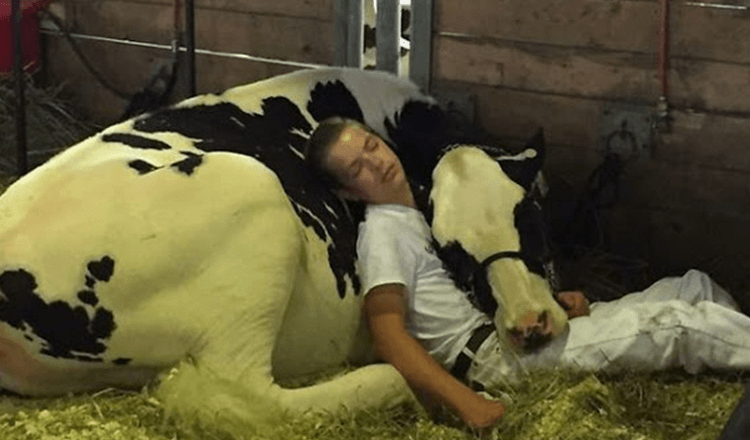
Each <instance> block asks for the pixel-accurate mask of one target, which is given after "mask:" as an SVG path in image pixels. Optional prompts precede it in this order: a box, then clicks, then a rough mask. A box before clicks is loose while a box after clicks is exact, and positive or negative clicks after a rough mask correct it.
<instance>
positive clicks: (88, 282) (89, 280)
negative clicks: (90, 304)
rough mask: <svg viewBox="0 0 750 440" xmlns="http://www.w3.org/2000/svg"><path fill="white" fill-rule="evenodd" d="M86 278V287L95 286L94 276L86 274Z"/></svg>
mask: <svg viewBox="0 0 750 440" xmlns="http://www.w3.org/2000/svg"><path fill="white" fill-rule="evenodd" d="M85 280H86V281H85V284H86V287H88V288H89V289H91V288H92V287H94V284H96V279H95V278H94V277H92V276H91V275H86V276H85Z"/></svg>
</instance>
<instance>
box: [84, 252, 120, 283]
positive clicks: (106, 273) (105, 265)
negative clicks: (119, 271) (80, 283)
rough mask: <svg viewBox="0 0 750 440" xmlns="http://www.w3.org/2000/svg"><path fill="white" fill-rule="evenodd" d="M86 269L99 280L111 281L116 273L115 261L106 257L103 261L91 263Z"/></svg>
mask: <svg viewBox="0 0 750 440" xmlns="http://www.w3.org/2000/svg"><path fill="white" fill-rule="evenodd" d="M86 268H87V269H88V270H89V273H90V274H91V276H93V277H94V278H96V279H97V280H99V281H109V279H110V278H111V277H112V274H114V272H115V260H113V259H112V258H110V257H108V256H106V255H105V256H104V257H102V259H101V260H98V261H90V262H89V264H88V265H87V266H86Z"/></svg>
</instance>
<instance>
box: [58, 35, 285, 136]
mask: <svg viewBox="0 0 750 440" xmlns="http://www.w3.org/2000/svg"><path fill="white" fill-rule="evenodd" d="M44 41H45V47H46V48H47V50H46V61H47V62H46V63H45V66H46V67H45V68H46V69H47V74H48V77H49V78H50V79H51V81H52V82H53V83H55V84H63V83H64V84H65V88H64V90H65V91H66V92H65V93H66V94H67V95H68V96H69V97H71V98H72V99H73V100H74V102H75V103H76V104H77V106H78V107H79V108H80V109H81V110H82V112H83V113H84V115H85V116H86V117H88V118H89V119H91V120H92V121H94V122H97V123H99V124H103V125H110V124H112V123H113V122H115V120H116V119H117V118H118V117H119V116H120V115H121V114H122V112H123V111H124V110H125V107H126V106H127V101H126V100H124V99H120V98H118V97H116V96H114V95H113V94H112V93H110V92H109V91H107V90H106V89H105V88H104V87H103V86H101V85H100V84H99V83H98V82H97V81H96V80H95V79H94V78H93V77H92V76H91V74H89V72H88V71H87V70H86V69H85V68H84V67H83V65H82V64H81V62H80V61H79V59H78V57H77V56H76V55H75V54H74V53H73V51H72V50H71V49H70V47H69V45H68V44H67V42H65V41H64V40H63V39H62V38H60V37H52V36H45V37H44ZM80 46H81V49H82V50H83V51H84V52H85V53H86V54H87V55H88V56H89V57H90V58H91V59H92V60H93V64H94V66H95V67H96V68H97V69H98V70H99V71H100V73H101V74H102V75H103V76H104V77H105V78H107V80H108V81H110V82H111V83H113V84H114V85H115V86H116V87H118V88H119V89H122V90H123V91H124V92H126V93H130V94H133V93H135V92H137V91H138V90H140V89H141V88H142V87H144V86H145V84H146V81H147V80H148V75H149V74H150V73H151V71H152V69H153V66H154V60H158V59H159V58H160V56H161V54H162V52H161V51H157V50H154V49H144V48H138V47H133V46H124V45H116V44H109V43H102V42H96V41H82V42H80ZM196 64H197V68H198V72H199V75H197V80H198V84H197V86H198V87H197V89H198V93H220V92H222V91H224V90H226V89H227V88H230V87H233V86H236V85H241V84H246V83H251V82H255V81H259V80H261V79H265V78H269V77H271V76H275V75H280V74H283V73H287V72H290V71H293V70H295V69H294V68H291V67H288V66H281V65H277V64H268V63H260V62H254V61H246V60H238V59H227V58H218V57H215V56H209V55H200V54H198V55H196Z"/></svg>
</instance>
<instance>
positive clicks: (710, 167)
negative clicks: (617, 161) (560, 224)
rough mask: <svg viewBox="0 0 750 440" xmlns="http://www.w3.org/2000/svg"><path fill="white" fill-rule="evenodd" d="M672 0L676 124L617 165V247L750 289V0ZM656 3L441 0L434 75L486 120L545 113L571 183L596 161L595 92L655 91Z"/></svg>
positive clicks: (515, 121) (520, 135)
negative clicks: (701, 0) (470, 98)
mask: <svg viewBox="0 0 750 440" xmlns="http://www.w3.org/2000/svg"><path fill="white" fill-rule="evenodd" d="M712 2H713V3H718V1H714V0H707V1H706V3H712ZM723 3H734V4H743V2H741V1H734V2H733V1H732V0H724V1H723ZM746 3H747V2H744V4H746ZM671 12H672V19H671V29H672V36H671V39H672V41H671V43H672V44H671V67H672V68H671V71H670V77H669V78H670V82H671V93H670V97H669V98H670V102H671V104H672V105H673V107H674V110H673V111H672V116H673V117H674V121H673V127H672V132H671V133H670V134H666V135H664V136H662V137H661V138H660V139H659V143H658V145H657V146H656V147H655V148H654V150H653V151H652V157H651V159H649V160H645V161H641V162H629V163H628V164H627V165H626V169H625V172H624V176H623V185H624V186H623V188H622V190H623V191H622V196H623V199H622V200H623V201H622V202H621V204H620V205H619V206H618V207H617V208H616V209H615V210H614V211H613V213H612V230H611V232H612V239H613V246H614V250H616V251H618V252H621V253H624V254H626V255H633V256H639V257H641V258H645V259H648V260H649V261H650V262H651V264H652V267H653V269H654V271H655V273H656V274H657V275H661V274H666V273H676V272H679V271H681V270H684V269H685V268H688V267H700V268H704V269H707V270H710V271H711V272H712V273H713V274H714V275H715V276H716V277H717V278H719V279H720V280H721V281H723V282H725V283H726V284H730V285H732V286H737V285H742V287H744V288H746V289H748V291H750V263H748V262H749V261H750V250H749V248H750V12H747V11H745V12H738V11H731V10H718V9H709V8H700V7H695V6H688V5H686V4H685V3H684V2H678V1H672V11H671ZM659 15H660V10H659V4H658V3H657V2H656V1H655V0H566V1H559V0H536V1H533V2H529V1H522V0H470V1H463V2H456V1H453V0H438V1H437V2H436V11H435V32H436V35H435V37H434V47H433V84H434V86H435V87H440V88H447V89H451V90H457V91H462V92H466V93H469V94H472V95H474V96H475V97H476V101H477V118H478V122H479V123H480V124H481V125H482V126H484V127H485V128H487V129H488V130H489V131H491V132H493V133H494V134H497V135H500V136H504V137H507V138H510V139H517V140H521V139H525V138H526V137H528V136H529V135H530V134H531V133H532V131H533V129H534V128H535V127H538V126H542V127H544V129H545V133H546V135H547V141H548V143H549V144H550V148H549V150H550V156H549V161H548V168H549V171H551V172H553V173H555V174H557V175H559V176H562V177H563V178H564V179H566V180H568V181H569V182H571V183H573V184H574V186H576V187H577V188H581V186H582V185H583V183H584V181H585V179H586V177H587V176H588V175H589V173H590V172H591V171H592V170H593V169H594V167H595V166H597V165H598V164H599V163H600V162H601V161H602V155H601V153H600V152H599V151H598V150H597V148H596V145H597V139H598V135H599V125H600V121H601V116H602V105H603V103H604V102H608V101H615V102H618V101H622V102H633V103H640V104H649V105H651V106H654V105H655V104H656V101H657V98H658V97H659V95H660V94H661V93H660V86H659V82H658V79H657V69H656V65H657V61H656V60H657V56H656V53H657V47H658V45H657V35H658V25H659ZM717 259H718V261H719V262H720V263H721V264H716V263H717ZM730 266H731V267H730ZM738 266H742V268H738ZM743 271H744V272H743Z"/></svg>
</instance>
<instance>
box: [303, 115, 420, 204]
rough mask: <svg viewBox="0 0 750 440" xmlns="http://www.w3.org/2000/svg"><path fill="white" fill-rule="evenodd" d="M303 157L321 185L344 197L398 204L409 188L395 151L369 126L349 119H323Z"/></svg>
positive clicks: (374, 202)
mask: <svg viewBox="0 0 750 440" xmlns="http://www.w3.org/2000/svg"><path fill="white" fill-rule="evenodd" d="M305 159H306V160H307V162H308V163H309V164H310V165H311V166H312V168H313V169H314V170H316V171H317V173H318V175H319V176H320V178H321V180H322V181H323V183H324V184H326V185H328V186H329V187H331V188H332V189H334V190H336V191H337V192H338V193H339V194H340V195H341V196H343V197H346V198H350V199H355V200H361V201H363V202H366V203H373V204H381V203H401V202H400V200H401V199H402V197H403V196H404V189H406V190H407V191H410V190H409V186H408V183H407V181H406V176H405V174H404V170H403V167H402V166H401V162H400V161H399V159H398V156H396V153H394V152H393V150H391V148H390V147H389V146H388V144H387V143H386V142H385V141H384V140H383V139H382V138H381V137H380V136H378V135H377V134H376V133H375V132H374V131H373V130H372V129H370V128H369V127H367V126H365V125H364V124H361V123H360V122H357V121H354V120H352V119H346V118H341V117H333V118H329V119H326V120H324V121H322V122H321V123H320V125H318V127H317V128H316V129H315V131H313V133H312V135H311V136H310V139H309V141H308V143H307V146H306V148H305ZM409 194H411V193H410V192H409Z"/></svg>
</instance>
